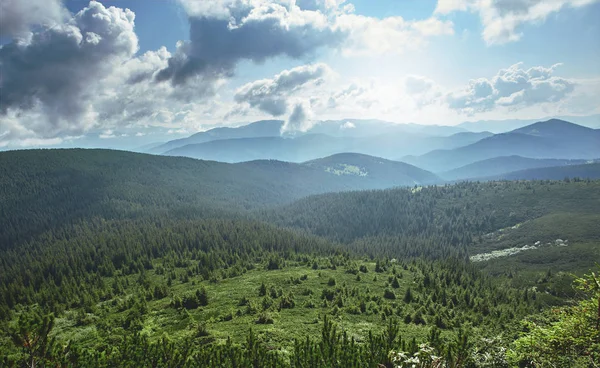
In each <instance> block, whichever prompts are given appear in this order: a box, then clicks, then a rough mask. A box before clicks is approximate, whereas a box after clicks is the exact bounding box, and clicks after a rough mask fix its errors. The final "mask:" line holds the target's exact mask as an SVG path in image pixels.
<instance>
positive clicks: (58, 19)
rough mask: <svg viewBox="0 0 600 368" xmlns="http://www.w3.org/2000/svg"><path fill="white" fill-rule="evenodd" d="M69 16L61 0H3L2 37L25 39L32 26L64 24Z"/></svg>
mask: <svg viewBox="0 0 600 368" xmlns="http://www.w3.org/2000/svg"><path fill="white" fill-rule="evenodd" d="M68 15H69V12H68V11H67V10H66V9H65V8H64V7H63V5H62V2H61V1H60V0H2V1H1V2H0V37H25V36H26V35H27V33H28V32H29V30H30V28H31V27H32V26H39V25H42V26H53V25H55V24H62V23H63V20H65V19H66V18H67V17H68Z"/></svg>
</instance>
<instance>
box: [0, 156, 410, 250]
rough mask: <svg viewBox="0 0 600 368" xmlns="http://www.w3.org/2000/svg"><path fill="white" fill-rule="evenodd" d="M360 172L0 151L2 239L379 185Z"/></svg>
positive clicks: (215, 212)
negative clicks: (85, 223) (97, 220)
mask: <svg viewBox="0 0 600 368" xmlns="http://www.w3.org/2000/svg"><path fill="white" fill-rule="evenodd" d="M360 179H361V178H359V177H340V176H337V175H334V174H332V173H328V172H325V171H324V170H320V169H315V168H311V167H309V166H305V165H299V164H293V163H286V162H279V161H256V162H247V163H242V164H236V165H231V164H225V163H220V162H214V161H200V160H193V159H189V158H174V157H162V156H151V155H145V154H137V153H131V152H124V151H110V150H81V149H75V150H30V151H10V152H2V153H0V203H1V206H0V244H3V245H4V246H8V245H11V244H16V243H17V242H19V241H21V240H24V239H26V238H28V237H29V236H31V235H36V234H39V233H41V232H43V231H45V230H49V229H56V228H60V226H62V225H63V224H67V223H73V222H77V221H78V220H81V219H89V218H93V217H96V216H97V217H102V218H107V219H127V218H138V217H148V216H155V217H164V216H168V217H181V218H208V217H215V216H216V217H224V216H225V217H232V216H234V217H235V216H238V215H239V214H241V213H244V212H245V211H246V210H249V209H254V208H257V207H264V206H268V205H275V204H282V203H286V202H291V201H292V200H294V199H298V198H301V197H303V196H306V195H310V194H316V193H324V192H332V191H343V190H353V189H354V190H356V189H371V188H381V187H384V186H382V185H383V184H381V183H378V182H376V181H371V180H360ZM392 183H393V181H389V180H388V181H387V182H386V183H385V184H387V185H392ZM402 184H405V183H404V182H398V183H397V185H402Z"/></svg>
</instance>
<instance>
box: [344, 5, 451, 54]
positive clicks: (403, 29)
mask: <svg viewBox="0 0 600 368" xmlns="http://www.w3.org/2000/svg"><path fill="white" fill-rule="evenodd" d="M336 25H337V27H338V28H339V29H340V30H343V31H344V32H345V33H346V34H347V35H348V36H347V39H346V41H345V43H344V45H343V46H344V51H345V53H346V54H349V55H353V54H359V55H360V54H372V53H373V52H375V53H400V52H402V51H403V50H405V49H406V48H418V47H421V46H423V45H424V44H425V43H426V39H427V37H431V36H441V35H452V34H454V25H453V23H452V22H451V21H442V20H439V19H437V18H428V19H425V20H418V21H407V20H405V19H404V18H402V17H400V16H395V17H387V18H382V19H379V18H374V17H367V16H363V15H358V14H341V15H339V16H338V17H337V20H336Z"/></svg>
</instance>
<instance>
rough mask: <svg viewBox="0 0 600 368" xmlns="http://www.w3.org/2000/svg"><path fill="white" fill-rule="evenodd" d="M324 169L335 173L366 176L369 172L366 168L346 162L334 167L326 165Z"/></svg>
mask: <svg viewBox="0 0 600 368" xmlns="http://www.w3.org/2000/svg"><path fill="white" fill-rule="evenodd" d="M325 171H327V172H328V173H332V174H335V175H355V176H367V175H368V174H369V173H368V172H367V171H366V170H364V169H362V168H360V167H358V166H354V165H347V164H338V165H336V166H335V167H327V168H325Z"/></svg>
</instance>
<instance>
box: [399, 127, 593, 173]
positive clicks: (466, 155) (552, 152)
mask: <svg viewBox="0 0 600 368" xmlns="http://www.w3.org/2000/svg"><path fill="white" fill-rule="evenodd" d="M513 155H518V156H522V157H528V158H537V159H551V158H554V159H557V158H558V159H594V158H597V157H600V130H595V129H591V128H587V127H583V126H580V125H577V124H573V123H569V122H566V121H563V120H558V119H551V120H548V121H545V122H538V123H535V124H532V125H529V126H527V127H524V128H519V129H516V130H514V131H511V132H508V133H502V134H496V135H493V136H491V137H488V138H484V139H482V140H480V141H478V142H475V143H473V144H470V145H467V146H464V147H460V148H456V149H452V150H434V151H431V152H429V153H427V154H425V155H422V156H418V157H415V156H407V157H403V158H402V161H405V162H408V163H410V164H412V165H415V166H418V167H421V168H423V169H426V170H429V171H433V172H438V173H439V172H445V171H450V170H453V169H456V168H459V167H461V166H465V165H468V164H471V163H474V162H477V161H481V160H486V159H490V158H494V157H501V156H513Z"/></svg>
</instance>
